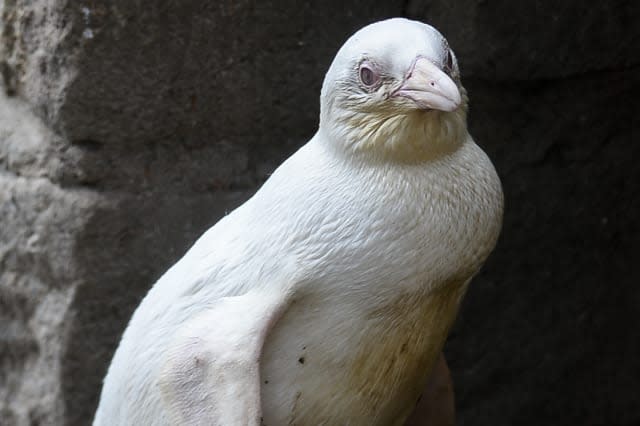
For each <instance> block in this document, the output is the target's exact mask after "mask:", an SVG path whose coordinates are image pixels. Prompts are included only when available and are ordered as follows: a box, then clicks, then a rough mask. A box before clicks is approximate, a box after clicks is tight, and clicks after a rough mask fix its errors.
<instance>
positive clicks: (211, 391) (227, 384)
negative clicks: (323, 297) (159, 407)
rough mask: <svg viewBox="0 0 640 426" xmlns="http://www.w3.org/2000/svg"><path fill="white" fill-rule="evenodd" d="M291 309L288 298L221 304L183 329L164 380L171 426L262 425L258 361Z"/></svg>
mask: <svg viewBox="0 0 640 426" xmlns="http://www.w3.org/2000/svg"><path fill="white" fill-rule="evenodd" d="M287 306H288V297H287V295H286V294H285V293H282V292H281V293H278V292H272V293H270V294H265V292H264V291H261V292H257V291H254V292H249V293H246V294H244V295H242V296H236V297H225V298H221V299H219V300H217V301H216V302H215V303H214V304H212V306H210V307H209V308H207V310H206V311H205V312H203V313H200V314H198V315H196V316H194V317H193V318H191V319H190V320H189V321H187V322H186V323H185V325H184V326H182V327H181V329H180V331H179V332H178V333H177V336H176V338H175V339H174V340H173V341H172V343H171V344H170V346H169V348H168V350H167V358H166V359H167V361H166V362H165V364H164V365H163V368H162V372H161V377H160V390H161V394H162V397H163V402H164V404H166V409H167V412H168V413H169V417H170V420H171V423H172V424H188V425H213V426H222V425H236V424H237V425H240V424H242V425H260V416H261V400H260V377H259V375H260V366H259V358H260V355H261V352H262V347H263V344H264V341H265V338H266V336H267V333H268V332H269V330H270V329H271V328H272V327H273V325H274V324H275V323H276V322H277V320H278V319H279V318H280V316H281V315H282V313H283V312H284V311H285V310H286V308H287Z"/></svg>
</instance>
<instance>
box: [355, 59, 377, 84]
mask: <svg viewBox="0 0 640 426" xmlns="http://www.w3.org/2000/svg"><path fill="white" fill-rule="evenodd" d="M359 74H360V81H361V82H362V84H364V85H365V86H367V87H371V86H373V85H375V84H376V83H377V82H378V80H380V76H379V75H378V73H376V72H375V71H374V70H373V68H372V67H371V66H370V65H369V64H367V63H364V64H362V65H360V73H359Z"/></svg>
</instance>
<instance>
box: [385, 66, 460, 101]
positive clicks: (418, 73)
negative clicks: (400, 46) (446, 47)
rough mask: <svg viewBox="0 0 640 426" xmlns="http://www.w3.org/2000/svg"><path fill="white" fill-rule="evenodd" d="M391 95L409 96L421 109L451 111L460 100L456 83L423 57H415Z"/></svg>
mask: <svg viewBox="0 0 640 426" xmlns="http://www.w3.org/2000/svg"><path fill="white" fill-rule="evenodd" d="M393 96H402V97H405V98H409V99H411V100H412V101H413V102H415V103H416V105H417V106H418V108H421V109H437V110H440V111H453V110H455V109H456V108H458V107H459V106H460V103H461V102H462V99H461V97H460V90H458V86H456V83H454V82H453V80H451V78H450V77H449V76H448V75H447V74H445V73H444V72H442V70H440V68H438V67H437V66H436V65H434V64H433V63H432V62H431V61H430V60H428V59H426V58H423V57H418V58H416V61H415V62H414V64H413V67H412V68H411V71H410V72H409V75H408V77H407V78H406V79H405V81H404V84H403V85H402V87H400V89H398V90H397V91H396V92H395V93H394V94H393Z"/></svg>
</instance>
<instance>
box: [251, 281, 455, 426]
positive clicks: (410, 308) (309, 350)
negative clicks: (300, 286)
mask: <svg viewBox="0 0 640 426" xmlns="http://www.w3.org/2000/svg"><path fill="white" fill-rule="evenodd" d="M463 284H464V283H462V282H452V283H446V284H445V285H442V286H439V287H438V289H437V290H435V291H433V292H430V293H429V294H423V295H416V294H409V293H407V294H404V295H399V296H398V297H397V298H395V299H392V300H390V301H389V303H386V304H382V305H378V306H376V307H374V308H371V309H358V308H355V307H354V306H349V304H348V302H343V303H344V305H341V302H340V301H339V300H337V299H336V300H327V301H326V303H320V304H318V303H314V307H313V308H311V307H310V306H306V304H305V302H304V301H303V300H301V301H300V303H299V304H298V306H296V304H294V305H293V306H292V308H291V309H290V310H289V311H288V312H287V313H286V314H285V316H284V318H283V319H282V321H281V322H280V323H279V324H278V325H277V326H276V328H275V329H274V330H273V333H272V334H271V336H270V337H269V339H268V341H267V342H266V345H265V351H264V355H263V359H262V364H261V379H262V403H263V416H264V424H265V425H266V426H269V425H280V424H297V425H309V424H314V425H315V424H327V425H332V424H351V425H360V424H362V425H377V424H379V425H388V424H402V422H404V419H406V418H407V417H408V416H409V414H410V413H411V410H412V409H413V407H414V406H415V403H416V401H417V399H418V398H419V396H420V393H421V392H422V389H423V388H424V385H425V382H426V379H427V376H428V374H429V372H430V370H431V368H432V367H433V365H434V363H435V361H436V359H437V357H438V355H439V353H440V351H441V350H442V345H443V343H444V340H445V338H446V335H447V332H448V330H449V327H450V326H451V324H452V322H453V319H454V318H455V314H456V312H457V308H458V304H459V301H460V298H461V296H462V293H463V292H464V287H465V286H464V285H463Z"/></svg>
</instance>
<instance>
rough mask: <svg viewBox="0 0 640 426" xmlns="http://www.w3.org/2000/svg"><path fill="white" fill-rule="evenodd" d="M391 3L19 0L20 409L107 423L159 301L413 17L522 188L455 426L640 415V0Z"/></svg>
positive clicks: (1, 161)
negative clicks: (364, 53) (176, 266)
mask: <svg viewBox="0 0 640 426" xmlns="http://www.w3.org/2000/svg"><path fill="white" fill-rule="evenodd" d="M210 3H213V2H210ZM379 3H380V4H379ZM382 3H383V2H375V1H362V2H356V1H350V0H346V1H345V0H342V1H335V0H331V1H325V2H296V1H292V0H284V1H279V2H254V1H249V0H246V1H230V0H225V1H221V2H216V4H209V2H195V1H182V2H174V1H168V0H161V1H156V2H133V1H125V0H116V1H104V0H88V1H85V2H74V1H66V0H37V1H27V0H0V16H1V20H0V74H1V76H2V78H1V79H0V85H1V87H0V368H1V370H0V424H1V425H8V426H12V425H17V426H23V425H73V426H75V425H85V424H89V423H90V419H91V416H92V414H93V411H94V409H95V405H96V403H97V395H98V392H99V390H100V381H101V378H102V377H103V376H104V373H105V369H106V366H107V365H108V362H109V360H110V357H111V355H112V353H113V350H114V349H115V345H116V344H117V341H118V338H119V336H120V334H121V333H122V331H123V328H124V326H125V325H126V323H127V321H128V319H129V317H130V315H131V313H132V311H133V309H134V308H135V306H136V305H137V304H138V302H139V300H140V298H141V297H142V296H143V295H144V294H145V293H146V291H147V290H148V288H149V287H150V285H151V284H152V283H153V281H154V280H155V279H156V278H157V277H158V276H159V275H160V274H161V273H162V272H163V271H164V270H166V269H167V268H168V266H170V265H171V264H172V262H174V261H175V260H177V259H178V258H179V257H180V256H181V254H182V253H183V252H184V250H185V249H186V248H187V247H188V246H189V245H190V244H191V243H192V242H193V241H194V239H195V238H196V237H197V236H198V235H199V234H200V233H201V232H203V231H204V230H205V229H206V228H207V227H208V226H210V225H212V224H213V223H215V222H216V221H217V220H218V219H219V218H220V217H221V216H222V215H223V214H224V213H225V212H226V211H229V210H231V209H233V208H234V207H235V206H237V205H238V204H240V203H241V202H242V201H243V200H245V199H246V198H247V197H249V196H250V195H251V194H252V193H253V192H254V191H255V189H256V188H257V187H258V186H259V185H260V184H261V183H262V182H263V181H264V180H265V179H266V177H267V176H268V174H269V173H270V172H271V171H272V170H273V169H274V168H275V167H276V166H277V164H279V163H280V162H281V161H282V160H283V159H284V158H286V157H287V156H288V155H289V154H290V153H291V152H293V151H294V150H295V149H296V147H298V146H300V145H301V144H302V143H304V142H305V141H306V140H307V139H308V138H309V137H310V136H311V135H312V134H313V132H314V131H315V127H316V125H317V115H318V96H319V91H320V85H321V82H322V77H323V75H324V72H325V71H326V69H327V67H328V65H329V63H330V61H331V59H332V57H333V55H334V54H335V52H336V50H337V49H338V47H339V46H340V45H341V44H342V42H343V41H344V40H345V39H346V37H347V36H348V35H349V34H350V33H351V32H353V31H354V30H355V29H357V28H359V27H360V26H362V25H364V24H366V23H368V22H371V21H373V20H377V19H380V18H384V17H390V16H398V15H404V16H409V17H413V18H417V19H421V20H424V21H427V22H430V23H432V24H434V25H435V26H436V27H438V28H439V29H440V30H441V31H442V32H443V33H444V34H445V35H446V36H447V37H448V39H449V41H450V44H451V45H452V46H453V48H454V49H455V50H456V52H457V55H458V57H459V60H460V63H461V67H462V71H463V81H464V83H465V86H466V87H467V89H468V90H469V93H470V97H471V112H470V127H471V129H472V133H473V135H474V136H475V138H476V139H477V141H478V142H479V143H480V145H482V146H483V147H484V148H485V150H486V151H487V152H488V153H489V154H490V156H491V158H492V159H493V160H494V163H495V164H496V167H497V169H498V171H499V173H500V175H501V177H502V179H503V183H504V188H505V194H506V201H507V206H506V214H505V225H504V231H503V235H502V237H501V240H500V242H499V245H498V248H497V250H496V252H495V254H494V255H493V256H492V258H491V259H490V261H489V262H488V264H487V266H486V267H485V269H484V271H483V272H482V274H481V275H480V276H479V277H478V278H477V279H476V280H475V282H474V284H473V285H472V287H471V289H470V291H469V294H468V296H467V298H466V300H465V304H464V306H463V309H462V312H461V315H460V317H459V320H458V323H457V325H456V327H455V329H454V330H453V332H452V334H451V336H450V339H449V342H448V343H447V347H446V354H447V357H448V359H449V362H450V366H451V368H452V371H453V375H454V380H455V384H456V391H457V395H456V398H457V404H458V412H459V423H460V424H463V425H478V424H479V425H483V424H494V425H514V424H517V425H539V424H558V425H561V424H562V425H564V424H588V425H591V424H593V425H599V424H606V425H621V426H622V425H631V424H636V423H638V422H640V404H638V401H639V400H638V393H639V391H640V389H639V388H640V386H639V382H640V361H638V359H639V358H638V356H637V354H638V353H640V352H639V350H640V348H639V346H640V345H639V344H638V340H639V339H638V332H637V326H636V325H635V323H636V322H637V321H635V320H634V318H635V316H637V311H638V306H640V291H639V290H638V288H637V285H638V281H639V278H640V277H639V273H638V269H637V268H635V264H634V263H633V262H634V261H635V260H636V258H637V254H636V253H638V252H640V247H638V246H639V241H640V232H639V229H638V224H637V220H636V218H637V217H639V216H640V211H639V210H640V207H639V203H638V199H639V194H638V188H639V186H640V171H639V170H640V168H639V167H638V166H637V164H636V161H637V159H638V158H640V149H639V147H638V145H639V144H638V141H637V138H638V137H637V135H638V134H640V133H639V130H640V129H639V126H640V124H638V117H639V116H640V103H639V102H638V101H637V97H638V96H640V59H639V58H640V27H639V26H638V25H637V24H636V23H637V22H638V20H639V19H640V7H639V6H638V4H639V3H638V2H636V1H633V0H628V1H623V0H619V1H609V2H600V3H597V4H593V5H586V4H584V2H579V1H570V0H567V1H562V0H555V1H551V0H540V1H536V2H527V3H521V2H510V1H507V0H491V1H465V2H458V3H453V2H450V1H444V0H443V1H440V0H434V1H411V0H409V1H397V2H386V4H384V5H383V4H382ZM634 136H635V139H634ZM634 255H635V256H634Z"/></svg>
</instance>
